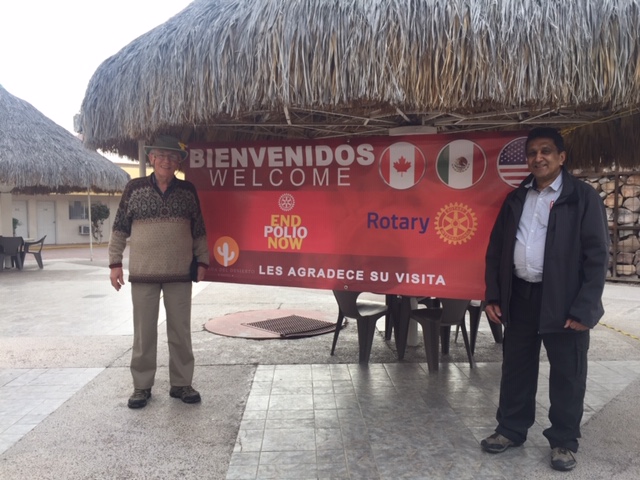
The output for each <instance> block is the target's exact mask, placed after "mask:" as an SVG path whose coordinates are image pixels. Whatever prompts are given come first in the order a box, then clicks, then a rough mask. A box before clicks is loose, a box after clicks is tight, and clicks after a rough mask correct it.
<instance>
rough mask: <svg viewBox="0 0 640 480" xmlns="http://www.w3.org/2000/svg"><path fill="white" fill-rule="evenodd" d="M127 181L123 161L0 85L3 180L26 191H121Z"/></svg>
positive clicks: (0, 173) (0, 170) (0, 175)
mask: <svg viewBox="0 0 640 480" xmlns="http://www.w3.org/2000/svg"><path fill="white" fill-rule="evenodd" d="M128 181H129V174H127V173H126V172H125V171H124V170H122V169H121V168H120V167H118V166H117V165H115V164H114V163H113V162H111V161H110V160H109V159H107V158H105V157H103V156H102V155H100V154H98V153H97V152H95V151H93V150H89V149H88V148H86V147H85V146H84V145H83V144H82V142H81V141H80V140H79V139H78V138H76V137H74V136H73V135H72V134H71V133H70V132H68V131H67V130H65V129H64V128H62V127H61V126H59V125H58V124H56V123H55V122H54V121H53V120H50V119H49V118H47V117H46V116H44V115H43V114H42V113H40V111H38V110H37V109H36V108H35V107H33V106H32V105H31V104H29V103H27V102H25V101H24V100H21V99H19V98H17V97H15V96H13V95H11V94H10V93H9V92H7V91H6V90H5V89H4V88H3V87H2V86H0V185H8V186H9V187H11V186H13V187H14V188H13V190H12V192H14V193H27V194H31V193H51V192H54V193H68V192H86V191H89V190H91V191H94V192H117V191H122V190H123V189H124V187H125V185H126V184H127V182H128Z"/></svg>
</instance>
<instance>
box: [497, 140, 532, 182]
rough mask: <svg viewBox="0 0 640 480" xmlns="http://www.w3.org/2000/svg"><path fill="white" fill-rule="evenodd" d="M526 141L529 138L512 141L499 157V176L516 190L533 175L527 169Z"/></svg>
mask: <svg viewBox="0 0 640 480" xmlns="http://www.w3.org/2000/svg"><path fill="white" fill-rule="evenodd" d="M526 141H527V137H519V138H516V139H515V140H511V141H510V142H509V143H507V144H506V145H505V146H504V148H503V149H502V151H501V152H500V155H499V156H498V174H499V175H500V178H502V181H503V182H505V183H506V184H507V185H510V186H512V187H514V188H515V187H517V186H518V185H520V183H521V182H522V180H524V179H525V178H527V175H529V173H531V172H529V168H528V167H527V156H526V155H525V152H524V144H525V143H526Z"/></svg>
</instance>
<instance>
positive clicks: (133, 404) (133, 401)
mask: <svg viewBox="0 0 640 480" xmlns="http://www.w3.org/2000/svg"><path fill="white" fill-rule="evenodd" d="M150 398H151V389H150V388H136V389H134V390H133V394H132V395H131V396H130V397H129V403H128V404H127V405H128V406H129V408H142V407H146V406H147V401H148V400H149V399H150Z"/></svg>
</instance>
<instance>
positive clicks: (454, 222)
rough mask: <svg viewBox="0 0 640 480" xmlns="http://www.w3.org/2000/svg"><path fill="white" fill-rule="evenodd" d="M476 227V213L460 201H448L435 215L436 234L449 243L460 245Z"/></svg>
mask: <svg viewBox="0 0 640 480" xmlns="http://www.w3.org/2000/svg"><path fill="white" fill-rule="evenodd" d="M477 229H478V219H477V218H476V214H475V213H474V212H473V210H471V209H470V208H469V207H468V206H466V205H464V204H462V203H458V202H456V203H450V204H449V205H445V206H444V207H442V208H441V209H440V211H439V212H438V215H436V231H437V232H438V236H439V237H440V238H441V239H442V240H444V241H445V242H447V243H448V244H449V245H461V244H463V243H466V242H468V241H469V239H470V238H471V237H473V236H474V235H475V233H476V230H477Z"/></svg>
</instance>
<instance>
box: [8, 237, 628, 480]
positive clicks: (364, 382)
mask: <svg viewBox="0 0 640 480" xmlns="http://www.w3.org/2000/svg"><path fill="white" fill-rule="evenodd" d="M90 256H91V255H90V253H89V249H88V248H64V249H59V248H58V249H47V250H45V251H44V253H43V258H44V263H45V266H44V269H43V270H40V269H38V268H37V265H36V264H35V261H30V260H29V259H27V262H26V265H25V269H24V270H23V271H16V270H13V269H9V270H6V269H5V270H3V271H0V298H1V304H2V306H1V311H2V314H1V315H0V478H2V479H4V478H7V479H13V478H28V479H61V478H64V479H103V478H104V479H111V478H118V479H120V478H122V479H134V478H135V479H137V478H140V479H147V478H149V479H152V478H153V479H164V478H185V479H190V478H194V479H195V478H202V479H233V478H247V479H249V478H251V479H263V478H264V479H266V478H270V479H279V478H292V479H298V480H300V479H307V478H308V479H312V478H314V479H321V478H327V479H329V478H331V479H367V480H368V479H396V478H406V479H439V478H442V479H448V478H456V479H464V478H474V479H477V478H492V479H493V478H496V479H507V478H508V479H512V478H536V479H539V478H558V477H559V476H561V475H562V476H564V477H565V478H575V479H590V478H593V479H601V478H614V479H636V478H640V459H639V458H638V456H637V452H638V450H639V449H640V421H639V420H638V411H639V410H638V406H639V402H640V400H639V399H640V288H639V287H637V286H631V285H622V284H613V283H611V284H607V287H606V290H605V298H604V300H605V309H606V315H605V317H604V318H603V320H602V322H601V324H600V325H599V326H597V327H596V328H595V329H594V330H593V332H592V337H591V338H592V342H591V349H590V370H589V380H588V391H587V398H586V401H585V403H586V409H585V418H584V421H583V438H582V440H581V447H580V451H579V453H578V466H577V468H576V469H575V470H574V471H572V472H569V473H566V474H560V473H558V472H555V471H553V470H551V468H550V467H549V459H548V455H549V448H548V446H547V445H546V443H545V440H544V438H543V437H542V433H541V432H542V430H543V428H545V426H546V424H547V419H546V407H547V405H548V400H547V398H546V392H547V390H546V383H545V381H546V372H545V365H543V367H542V368H541V381H540V385H539V394H538V404H539V408H538V412H539V413H538V415H537V417H538V418H537V419H536V423H535V424H534V426H533V427H532V429H531V432H530V437H529V440H528V441H527V442H526V443H525V445H524V446H523V447H520V448H515V449H511V450H508V451H507V452H505V453H504V454H501V455H489V454H486V453H483V452H481V450H480V447H479V440H480V439H481V438H483V437H484V436H486V435H487V434H489V433H491V431H492V429H493V427H494V416H495V405H496V402H497V400H498V398H497V392H498V387H499V385H498V384H499V378H500V356H501V350H500V345H498V344H495V343H494V342H493V338H492V337H491V333H490V331H489V328H488V326H487V323H486V320H485V319H484V318H483V320H482V323H481V329H480V332H479V335H478V340H477V345H476V354H475V357H476V361H477V368H475V369H470V368H469V365H468V363H467V362H466V358H465V353H464V347H463V346H462V344H461V342H459V343H457V344H452V345H451V351H450V354H449V355H447V356H445V357H443V359H442V362H443V363H442V366H441V370H440V372H439V373H437V374H431V375H429V374H428V373H427V369H426V364H425V363H424V362H425V360H424V350H423V346H422V344H421V343H419V344H418V345H417V346H414V347H408V349H407V353H406V356H405V359H404V360H403V361H398V360H397V357H396V352H395V345H394V342H393V340H391V341H388V342H387V341H385V340H384V334H383V332H382V331H379V332H378V335H377V336H376V338H375V339H374V346H373V350H372V354H371V362H370V364H369V365H368V366H365V367H363V366H361V365H358V364H357V359H358V348H357V335H356V329H355V325H349V326H348V327H347V328H345V329H344V330H343V331H342V332H341V334H340V338H339V341H338V347H337V349H336V354H335V356H330V355H329V351H330V348H331V340H332V335H319V336H315V337H308V338H302V339H295V340H253V339H242V338H234V337H225V336H220V335H215V334H212V333H210V332H208V331H206V330H205V329H204V324H205V323H206V322H207V321H208V320H209V319H212V318H217V317H221V316H224V315H232V314H234V313H238V312H246V311H251V310H264V311H268V310H274V309H279V310H282V311H283V312H284V311H287V310H302V311H306V312H308V313H309V316H311V317H312V318H317V319H327V318H330V319H334V318H335V316H336V313H337V312H336V310H337V308H336V305H335V300H334V299H333V296H332V295H331V293H330V292H326V291H320V290H309V289H296V288H284V287H264V286H252V285H235V284H223V283H201V284H197V285H194V297H193V313H192V332H193V343H194V352H195V356H196V372H195V379H194V386H195V387H196V388H197V389H198V390H199V391H200V392H201V394H202V397H203V401H202V403H201V404H198V405H186V404H183V403H182V402H180V401H178V400H175V399H172V398H170V397H169V395H168V390H169V384H168V369H167V362H168V355H167V348H166V334H165V333H164V325H163V324H164V317H163V315H162V314H161V318H160V321H159V330H160V336H159V337H160V338H159V349H158V364H159V368H158V373H157V375H156V384H155V386H154V388H153V397H152V399H151V401H150V403H149V405H148V406H147V407H146V408H144V409H141V410H130V409H128V408H127V406H126V402H127V398H128V396H129V394H130V393H131V388H132V386H131V378H130V374H129V370H128V365H129V358H130V354H131V339H132V326H131V306H130V292H129V290H128V287H127V286H125V288H124V289H123V290H122V291H120V292H116V291H115V290H113V289H112V288H111V286H110V285H109V282H108V267H107V260H106V249H105V248H104V246H96V247H94V249H93V255H92V257H93V258H92V259H90ZM125 267H126V264H125ZM378 326H379V328H380V329H383V328H384V323H380V324H379V325H378ZM543 357H544V354H543ZM543 364H544V362H543Z"/></svg>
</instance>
